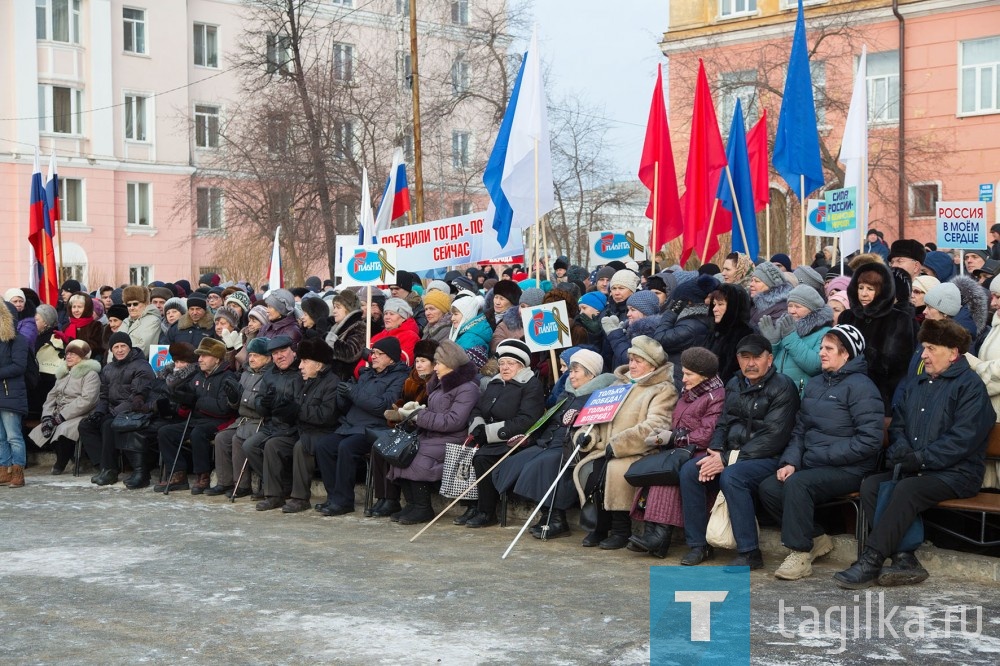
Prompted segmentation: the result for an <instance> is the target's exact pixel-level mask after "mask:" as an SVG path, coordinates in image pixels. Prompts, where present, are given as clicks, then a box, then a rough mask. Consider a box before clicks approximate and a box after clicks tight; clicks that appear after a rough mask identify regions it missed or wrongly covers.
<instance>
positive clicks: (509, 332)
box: [449, 308, 600, 354]
mask: <svg viewBox="0 0 1000 666" xmlns="http://www.w3.org/2000/svg"><path fill="white" fill-rule="evenodd" d="M449 330H450V329H449ZM504 340H522V341H523V340H524V326H522V323H521V311H520V310H519V309H518V308H511V309H509V310H507V312H504V313H503V315H502V316H501V317H500V321H499V322H498V323H497V327H496V330H495V331H493V335H492V336H491V338H490V353H491V354H494V353H496V350H497V345H499V344H500V343H501V342H503V341H504ZM599 348H600V347H598V349H599Z"/></svg>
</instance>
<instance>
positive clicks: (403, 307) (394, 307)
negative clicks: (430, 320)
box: [382, 298, 413, 319]
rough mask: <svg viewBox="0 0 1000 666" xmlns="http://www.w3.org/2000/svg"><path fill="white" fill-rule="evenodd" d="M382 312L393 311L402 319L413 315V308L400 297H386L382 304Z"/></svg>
mask: <svg viewBox="0 0 1000 666" xmlns="http://www.w3.org/2000/svg"><path fill="white" fill-rule="evenodd" d="M382 312H395V313H396V314H398V315H399V316H400V317H402V318H403V319H409V318H410V317H412V316H413V308H411V307H410V304H409V303H407V302H406V301H404V300H403V299H402V298H387V299H386V301H385V305H383V306H382Z"/></svg>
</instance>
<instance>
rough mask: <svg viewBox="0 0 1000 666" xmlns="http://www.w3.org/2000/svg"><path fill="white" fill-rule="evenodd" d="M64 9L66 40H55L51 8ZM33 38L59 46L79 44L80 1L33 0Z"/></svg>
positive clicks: (53, 12)
mask: <svg viewBox="0 0 1000 666" xmlns="http://www.w3.org/2000/svg"><path fill="white" fill-rule="evenodd" d="M55 5H58V6H60V7H63V6H65V7H66V39H56V36H55V33H56V30H55V27H56V26H55V11H53V6H55ZM35 38H36V39H40V40H43V41H48V42H59V43H61V44H79V43H80V0H35Z"/></svg>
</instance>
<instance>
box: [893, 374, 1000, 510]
mask: <svg viewBox="0 0 1000 666" xmlns="http://www.w3.org/2000/svg"><path fill="white" fill-rule="evenodd" d="M996 418H997V415H996V412H995V411H994V410H993V406H992V405H991V404H990V397H989V395H988V394H987V392H986V387H985V386H984V385H983V382H982V381H981V380H980V379H979V377H978V376H977V375H976V373H975V372H973V371H972V370H971V368H970V367H969V363H968V361H966V360H965V357H964V356H959V358H958V360H957V361H955V362H954V363H952V364H951V366H949V367H948V369H947V370H945V371H944V372H942V373H941V374H940V375H939V376H937V377H931V376H930V375H928V374H922V375H920V376H919V377H917V379H916V381H915V382H913V383H912V384H911V385H910V386H909V387H908V388H907V390H906V392H905V393H904V395H903V397H902V400H901V401H900V402H899V403H897V404H896V405H894V406H893V415H892V423H890V425H889V450H888V452H887V459H888V460H890V461H892V460H894V459H899V458H901V457H903V456H904V455H905V454H906V453H907V451H909V450H913V451H914V452H915V453H916V454H917V458H918V459H919V461H920V471H919V472H917V474H919V475H921V476H923V475H926V476H933V477H936V478H938V479H941V480H942V481H944V482H945V483H946V484H948V486H949V487H950V488H951V489H952V490H954V491H955V493H956V496H957V497H972V496H973V495H975V494H976V493H978V492H979V489H980V487H981V486H982V483H983V474H984V472H985V468H986V466H985V457H986V447H987V445H988V443H989V435H990V430H991V429H992V427H993V424H994V423H996Z"/></svg>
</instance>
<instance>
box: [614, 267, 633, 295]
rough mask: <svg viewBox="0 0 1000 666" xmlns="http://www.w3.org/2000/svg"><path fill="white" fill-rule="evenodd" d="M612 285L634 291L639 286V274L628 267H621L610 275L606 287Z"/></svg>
mask: <svg viewBox="0 0 1000 666" xmlns="http://www.w3.org/2000/svg"><path fill="white" fill-rule="evenodd" d="M612 287H625V288H626V289H628V290H629V291H635V290H637V289H638V288H639V276H638V275H636V274H635V273H633V272H632V271H630V270H628V269H622V270H620V271H618V272H617V273H615V274H614V275H612V276H611V282H610V283H609V284H608V289H611V288H612Z"/></svg>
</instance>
